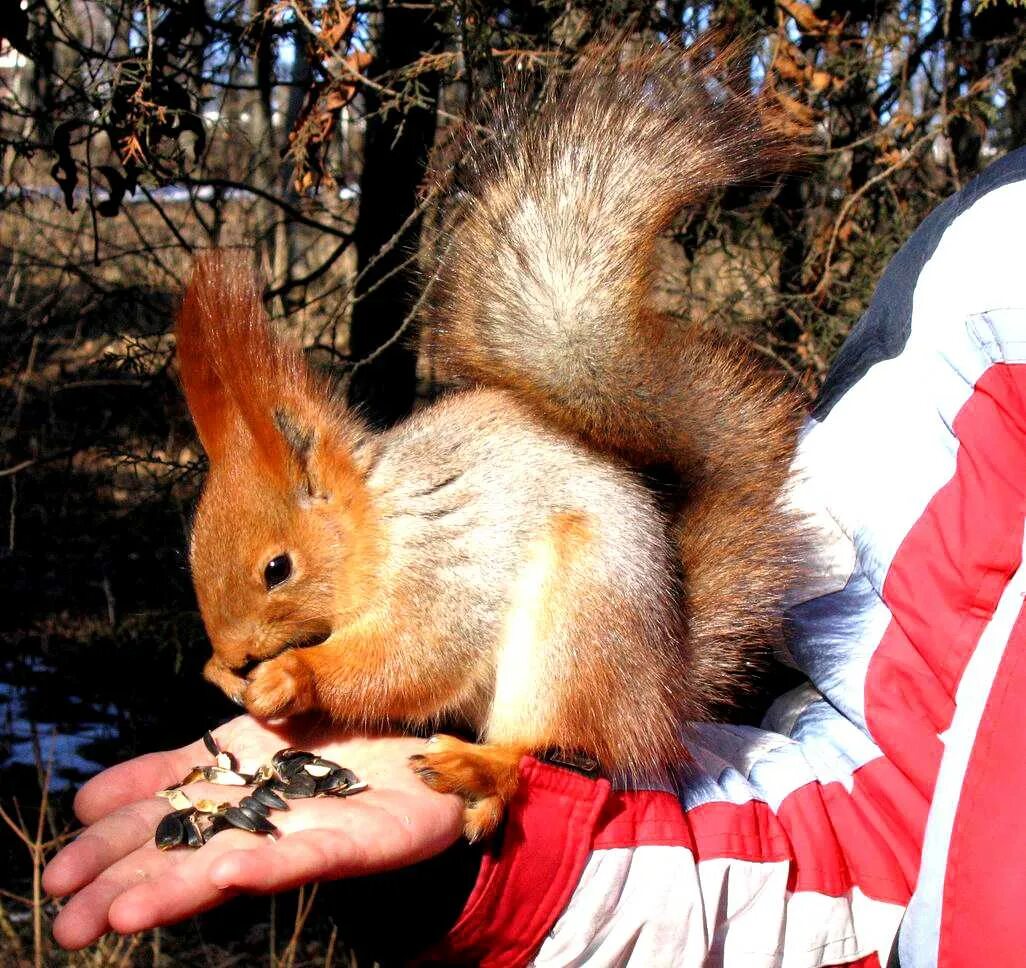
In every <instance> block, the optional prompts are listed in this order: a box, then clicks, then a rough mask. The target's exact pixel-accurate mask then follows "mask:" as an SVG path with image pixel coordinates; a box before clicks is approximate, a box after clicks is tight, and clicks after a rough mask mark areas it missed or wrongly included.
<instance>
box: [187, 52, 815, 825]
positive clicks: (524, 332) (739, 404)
mask: <svg viewBox="0 0 1026 968" xmlns="http://www.w3.org/2000/svg"><path fill="white" fill-rule="evenodd" d="M760 111H761V109H760V105H759V104H758V103H757V100H756V99H755V98H754V97H752V96H751V95H747V94H743V93H737V92H736V91H734V90H732V89H731V88H730V87H729V86H724V85H718V84H716V83H715V82H714V81H713V80H712V79H711V75H710V74H709V73H708V72H707V71H706V70H704V69H703V68H701V67H696V66H695V64H694V58H689V57H688V56H686V55H683V54H681V53H680V52H679V51H675V50H673V49H669V48H659V49H657V50H650V51H647V52H643V53H641V54H640V55H637V56H633V57H628V56H626V55H625V54H623V53H622V52H618V53H614V54H612V55H610V54H608V53H607V54H605V55H601V56H598V57H590V58H586V59H585V60H584V62H582V64H581V65H580V66H579V67H578V68H577V69H575V70H574V71H572V72H570V74H569V75H568V76H567V77H566V78H565V79H564V80H563V81H562V83H561V84H560V85H559V86H558V87H557V88H556V90H555V91H554V92H553V93H550V95H549V96H548V98H547V99H546V100H545V101H544V102H543V103H542V105H541V106H540V108H538V109H537V110H535V111H528V110H527V109H526V108H521V107H517V106H515V105H512V106H510V105H507V107H505V108H503V109H502V110H500V111H498V112H497V113H496V114H495V115H494V116H493V118H492V119H491V121H492V124H493V126H494V135H493V137H492V138H491V139H490V140H489V141H488V142H487V143H486V144H484V145H481V146H476V147H473V148H468V156H467V158H466V168H467V170H468V171H469V173H470V177H469V182H467V183H465V184H463V185H462V190H461V192H460V194H459V198H458V199H457V202H456V208H455V210H454V216H453V218H452V219H451V220H450V229H449V233H450V234H449V236H448V238H447V241H446V243H445V252H444V254H443V256H442V263H441V265H440V267H439V269H438V272H437V273H436V280H435V285H434V292H433V298H432V301H431V307H432V308H431V310H430V313H429V319H428V324H429V325H431V326H432V327H433V328H434V330H435V331H436V333H437V334H438V338H439V340H440V341H441V345H442V346H443V348H444V351H445V353H446V355H447V357H448V359H449V361H450V363H451V365H452V367H453V368H454V369H455V371H456V372H458V373H459V374H461V375H462V376H463V377H464V378H465V379H466V380H468V381H470V382H472V383H473V384H476V386H474V387H472V388H471V389H468V390H465V391H460V392H455V393H453V394H451V395H449V396H448V397H446V398H443V399H442V400H440V401H439V402H436V403H434V404H432V405H430V406H427V407H425V408H424V409H422V410H420V411H419V412H418V413H416V414H415V415H414V416H412V417H410V418H409V419H408V420H406V421H405V422H403V423H401V424H399V425H398V426H396V427H393V428H391V429H388V430H385V431H372V430H371V429H369V428H368V427H367V426H365V425H364V424H363V423H362V422H361V420H360V419H359V417H358V416H357V415H356V414H354V413H353V412H351V411H350V410H348V409H347V408H346V406H345V405H344V404H343V403H342V402H340V401H339V400H338V399H337V398H336V397H335V396H333V395H332V393H331V391H330V390H329V387H328V385H327V383H326V381H325V380H324V379H323V378H322V377H321V376H319V375H318V374H317V373H316V372H315V371H314V370H312V369H311V368H310V367H309V366H308V365H307V363H306V362H305V360H304V358H303V356H302V354H301V352H300V351H299V350H298V349H296V348H294V347H292V346H289V345H287V344H286V343H285V342H283V341H281V340H280V339H279V338H278V337H277V336H276V335H274V333H273V332H272V331H271V329H270V328H269V325H268V322H267V319H266V317H265V313H264V310H263V306H262V302H261V297H260V289H259V286H258V285H257V284H256V282H255V281H254V278H253V275H252V273H251V272H250V271H249V270H248V269H247V268H246V266H245V265H244V264H243V262H242V261H240V260H239V259H238V258H233V257H229V256H227V255H223V254H219V253H213V254H209V255H207V256H205V257H202V258H201V259H200V260H198V262H197V266H196V269H195V273H194V276H193V279H192V281H191V283H190V285H189V287H188V290H187V292H186V295H185V299H184V302H183V305H182V308H181V312H180V315H179V320H178V326H177V347H178V359H179V366H180V371H181V378H182V383H183V385H184V389H185V393H186V397H187V400H188V404H189V407H190V410H191V412H192V415H193V418H194V420H195V424H196V428H197V430H198V432H199V436H200V439H201V441H202V443H203V446H204V448H205V449H206V452H207V455H208V457H209V461H210V471H209V475H208V477H207V480H206V483H205V486H204V489H203V493H202V496H201V499H200V502H199V506H198V509H197V513H196V517H195V525H194V528H193V533H192V541H191V564H192V572H193V578H194V582H195V587H196V593H197V597H198V601H199V606H200V610H201V612H202V616H203V620H204V623H205V625H206V629H207V631H208V633H209V636H210V639H211V641H212V643H213V648H214V655H213V657H212V658H211V659H210V661H209V662H208V663H207V666H206V670H205V674H206V676H207V678H208V679H210V681H212V682H214V683H216V684H217V685H218V686H220V687H221V688H222V689H223V690H224V691H225V692H226V693H227V694H228V695H229V696H231V697H232V698H233V699H235V700H237V701H238V702H240V703H242V704H243V705H244V706H245V707H246V709H247V710H249V712H251V713H252V714H253V715H254V716H258V717H261V718H274V717H282V716H290V715H295V714H300V713H304V712H308V711H314V710H316V711H321V712H324V713H327V714H328V715H329V716H331V717H332V718H333V719H334V720H336V721H337V722H339V723H340V724H348V725H351V726H352V727H354V728H374V727H375V726H380V725H382V724H385V723H392V724H394V723H407V724H418V725H419V726H422V727H423V726H425V725H427V726H428V727H429V728H430V727H432V726H435V725H437V724H444V723H460V724H463V725H464V726H465V727H467V728H468V729H469V730H470V731H472V732H473V733H474V734H476V736H477V737H478V739H479V742H477V743H472V742H468V741H464V740H461V739H457V738H455V737H452V736H448V735H437V736H434V737H432V739H431V740H430V741H429V743H428V745H427V747H426V748H425V752H424V754H423V756H420V757H417V758H415V761H414V762H413V763H412V766H413V767H414V768H415V769H416V770H417V772H418V773H419V774H420V775H421V776H422V778H423V779H424V780H425V782H427V783H428V784H429V785H430V786H432V787H434V788H435V789H438V790H441V791H451V792H455V793H457V794H459V795H460V796H462V797H463V798H464V800H465V803H466V809H465V829H466V833H467V836H468V837H470V838H471V839H475V838H479V837H482V836H485V835H487V834H489V833H491V832H492V831H494V830H495V829H496V827H497V825H498V824H499V822H500V820H501V817H502V814H503V810H504V807H505V804H506V803H507V802H508V801H509V799H510V798H511V797H512V795H513V793H514V792H515V790H516V787H517V777H518V763H519V761H520V759H521V757H522V756H523V755H524V754H528V753H540V752H542V751H562V752H564V753H566V754H573V753H580V752H583V753H586V754H589V755H590V756H593V757H594V758H595V759H596V760H597V761H598V762H599V763H600V764H601V767H602V768H603V769H604V770H605V771H606V772H607V773H609V774H611V775H624V776H631V775H634V776H640V775H645V774H651V773H652V772H654V771H659V770H663V769H667V768H669V767H672V766H673V765H675V764H679V763H681V762H682V761H685V760H686V757H687V753H686V723H687V722H689V721H696V720H702V719H705V718H708V717H709V715H710V714H711V712H712V711H713V710H718V709H721V708H722V707H723V706H724V705H725V704H729V703H730V701H731V699H732V698H733V697H734V696H736V694H737V692H738V690H739V689H741V688H743V687H744V685H745V683H746V681H748V680H750V678H751V677H752V675H753V669H755V668H757V665H758V658H759V657H760V656H762V655H764V654H765V653H766V652H767V651H768V650H769V649H771V648H772V647H773V646H774V645H775V644H777V643H779V641H780V640H781V637H782V615H783V606H782V600H783V598H784V596H785V595H786V593H787V591H788V589H789V588H790V587H791V586H792V585H793V583H794V582H795V580H796V578H797V575H798V567H799V566H798V562H799V558H800V555H799V535H800V531H801V528H800V524H799V522H798V521H797V520H796V519H795V517H794V516H793V515H792V514H791V512H789V511H788V510H787V509H786V507H785V503H784V499H783V498H784V489H785V485H786V482H787V480H788V472H789V463H790V459H791V456H792V453H793V449H794V445H795V439H796V434H797V428H798V426H799V421H800V410H801V408H800V406H799V405H798V402H797V398H796V396H795V395H794V393H793V392H791V391H789V390H788V389H787V388H786V387H785V386H784V385H783V383H782V381H781V380H780V379H779V378H778V377H776V376H774V375H772V374H770V373H769V372H768V371H767V370H766V369H765V368H764V367H763V366H762V365H761V364H760V362H759V361H757V360H756V359H755V357H754V354H753V353H752V352H751V351H750V350H749V349H747V348H746V347H745V346H744V345H743V344H742V343H741V342H740V341H738V340H735V339H728V338H725V337H723V336H720V335H715V334H713V333H711V332H709V331H708V330H706V329H704V328H702V327H700V326H689V325H685V324H682V323H680V322H679V321H677V320H674V319H671V318H670V317H667V316H664V315H662V314H660V313H659V312H657V311H656V310H655V309H654V308H652V298H651V274H652V262H653V253H654V248H655V242H656V239H657V237H658V236H659V234H660V233H661V232H663V231H664V230H665V229H666V228H667V226H668V225H669V223H670V222H671V220H672V219H673V217H674V216H675V214H676V213H677V212H678V211H679V209H680V208H681V206H682V205H684V204H686V203H688V202H690V201H692V200H694V199H696V198H698V197H700V196H701V195H702V194H703V193H704V192H707V191H709V190H710V189H711V188H714V187H716V186H723V185H728V184H731V183H734V182H736V181H738V180H739V179H743V178H750V177H753V176H758V175H760V174H762V173H763V172H765V171H771V170H776V169H779V168H780V167H781V165H782V164H783V163H784V159H785V156H786V153H787V149H786V145H784V143H783V142H782V140H781V139H780V138H778V137H777V136H776V135H775V134H774V133H773V132H772V130H771V129H770V128H768V127H767V126H766V124H765V123H764V122H763V119H762V116H761V113H760ZM651 465H661V466H663V467H665V466H667V465H668V466H670V467H671V468H672V469H673V471H674V473H675V474H676V476H677V477H678V478H679V480H680V481H681V484H682V486H681V488H680V491H679V497H678V498H677V499H674V500H672V501H668V500H667V499H666V497H665V495H662V496H658V497H657V495H656V494H654V493H653V491H652V490H651V489H650V488H648V487H647V486H646V485H645V483H644V480H643V477H642V475H641V474H639V470H641V469H643V468H645V467H648V466H651Z"/></svg>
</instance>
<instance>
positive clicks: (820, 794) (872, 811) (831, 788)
mask: <svg viewBox="0 0 1026 968" xmlns="http://www.w3.org/2000/svg"><path fill="white" fill-rule="evenodd" d="M896 780H897V781H900V780H901V777H900V775H898V774H897V773H896V771H895V769H894V767H893V765H892V764H890V763H888V762H887V761H886V760H884V759H883V758H881V759H879V760H874V761H872V762H871V763H868V764H866V765H865V766H864V767H862V768H861V769H860V770H858V771H857V772H856V773H855V778H854V789H853V791H852V793H851V794H849V793H848V791H847V790H846V789H845V788H844V787H843V786H842V785H841V784H839V783H828V784H820V783H809V784H806V785H805V786H802V787H800V788H798V789H797V790H795V791H794V792H793V793H791V794H790V795H789V796H788V797H787V798H786V799H785V800H784V802H783V803H782V804H781V806H780V809H779V811H778V812H777V813H774V812H773V811H772V810H771V809H770V807H769V806H768V805H767V804H765V803H762V802H760V801H755V800H753V801H750V802H748V803H744V804H733V803H708V804H705V805H703V806H700V807H695V808H693V809H692V810H690V811H688V812H687V813H686V814H685V812H684V811H683V809H682V808H681V805H680V802H679V801H678V800H677V798H676V797H674V796H672V795H671V794H669V793H663V792H660V791H629V792H615V793H612V794H610V795H609V797H608V799H607V800H606V803H605V806H604V807H603V809H602V812H601V814H600V815H599V818H598V823H597V826H596V830H595V836H594V840H593V848H594V849H595V850H603V849H609V848H614V847H642V846H656V845H659V846H670V847H686V848H688V849H689V850H690V851H692V853H693V854H694V855H695V859H696V860H699V861H701V860H711V859H714V858H731V859H736V860H746V861H754V862H757V863H758V862H767V863H772V862H777V861H782V860H786V861H790V862H791V865H792V869H791V878H790V884H789V887H790V889H791V890H797V891H816V892H818V893H820V894H826V895H829V896H831V897H840V896H841V895H843V894H846V893H848V891H850V890H851V889H852V887H854V886H856V885H857V886H858V887H859V888H860V889H861V890H862V891H863V892H864V893H865V894H867V895H868V896H869V897H873V898H876V899H877V900H881V901H888V902H892V903H895V904H904V903H906V902H907V901H908V899H909V897H910V896H911V892H912V885H913V883H914V880H915V871H916V868H917V866H918V860H919V853H918V845H917V844H916V843H913V842H912V841H911V840H910V839H909V838H908V836H907V829H906V827H905V823H904V817H905V815H906V814H907V813H908V812H909V811H910V809H915V810H918V809H919V808H920V804H919V802H918V799H916V800H914V801H913V802H912V803H911V804H908V803H904V802H902V801H901V799H900V798H901V797H902V796H903V795H906V794H907V793H908V790H907V789H906V787H904V786H902V785H901V783H900V782H898V783H897V785H896V789H894V787H895V781H896ZM896 797H897V798H898V799H895V798H896Z"/></svg>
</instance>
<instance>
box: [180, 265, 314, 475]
mask: <svg viewBox="0 0 1026 968" xmlns="http://www.w3.org/2000/svg"><path fill="white" fill-rule="evenodd" d="M176 332H177V341H178V361H179V367H180V369H181V376H182V385H183V386H184V388H185V395H186V398H187V400H188V403H189V409H190V411H191V412H192V415H193V419H194V420H195V421H196V429H197V430H198V431H199V435H200V439H201V440H202V442H203V446H204V448H205V449H206V451H207V454H208V456H209V457H210V460H211V461H212V462H214V463H216V462H218V461H220V460H221V459H222V458H223V457H224V455H225V454H226V452H227V451H228V449H229V448H238V449H240V450H242V451H244V452H246V453H247V454H248V455H249V456H252V457H254V458H256V459H259V460H260V461H261V463H263V464H264V466H265V468H266V470H268V471H269V472H270V473H271V474H272V475H273V476H274V477H277V478H279V479H280V480H281V481H282V482H283V483H285V482H293V481H294V479H295V477H296V474H297V471H299V472H301V471H302V464H303V463H304V462H305V460H306V458H305V456H304V455H303V454H302V453H300V452H299V451H302V449H303V448H302V446H300V447H299V448H298V451H297V448H296V446H294V445H295V444H298V443H301V437H302V434H303V431H302V430H300V429H299V427H300V425H299V423H298V422H297V421H295V419H294V418H292V417H289V418H288V419H287V423H286V426H287V427H288V428H289V433H286V432H285V427H284V426H283V425H282V424H281V419H282V417H281V416H279V415H286V414H289V415H291V414H302V413H309V412H311V410H313V411H317V410H319V409H321V407H322V405H323V403H324V401H325V400H326V399H327V391H326V390H325V389H324V388H323V387H322V386H321V385H320V383H319V381H317V380H316V379H315V378H314V376H313V374H312V373H311V372H310V369H309V367H308V366H307V365H306V361H305V360H304V359H303V356H302V354H301V353H300V352H299V350H297V349H295V348H293V347H291V346H288V345H286V344H285V343H283V342H282V341H281V340H279V339H278V338H277V337H276V336H275V335H274V333H273V332H272V331H271V327H270V323H269V321H268V319H267V313H266V311H265V310H264V305H263V300H262V298H261V286H260V284H259V282H258V281H257V278H256V275H255V274H254V272H253V269H252V267H251V265H250V263H249V260H248V258H246V257H245V256H242V255H239V254H234V253H232V254H229V253H225V252H220V251H216V250H215V251H213V252H209V253H206V254H204V255H203V256H201V257H200V258H199V259H197V260H196V266H195V269H194V270H193V275H192V280H191V281H190V283H189V287H188V289H187V290H186V293H185V299H184V301H183V303H182V310H181V313H180V314H179V318H178V327H177V331H176ZM311 434H312V432H311ZM310 441H312V436H311V437H310Z"/></svg>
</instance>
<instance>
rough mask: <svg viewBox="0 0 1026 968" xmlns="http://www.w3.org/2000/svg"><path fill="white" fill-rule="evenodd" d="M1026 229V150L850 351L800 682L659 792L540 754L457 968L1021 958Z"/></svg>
mask: <svg viewBox="0 0 1026 968" xmlns="http://www.w3.org/2000/svg"><path fill="white" fill-rule="evenodd" d="M1023 226H1026V149H1023V150H1021V151H1019V152H1015V153H1013V154H1011V155H1009V156H1008V157H1006V158H1004V159H1003V160H1002V161H1000V162H998V163H997V164H995V165H994V166H992V167H991V168H990V169H988V170H987V171H986V172H985V173H984V174H983V175H982V176H981V177H980V178H978V179H977V180H976V181H975V182H973V183H972V184H971V185H969V186H968V187H967V188H966V189H965V190H964V191H963V192H961V193H960V194H959V195H957V196H955V197H954V198H951V199H949V200H948V201H947V202H945V203H944V204H943V205H941V206H940V207H939V208H938V209H937V210H936V211H934V212H933V214H932V215H931V216H930V217H929V218H928V219H927V220H926V221H925V222H924V223H923V225H922V226H921V227H920V229H919V230H918V231H917V232H916V233H915V235H914V236H913V237H912V239H910V241H909V243H908V244H907V245H906V246H905V247H904V248H903V249H902V251H901V252H900V253H899V254H898V255H897V256H896V257H895V258H894V260H893V261H892V263H891V265H890V266H889V268H888V270H887V272H886V273H885V274H884V276H883V278H882V280H881V282H880V286H879V288H878V290H877V293H876V295H875V296H874V300H873V304H872V306H871V308H870V310H869V311H868V312H867V314H866V316H865V317H864V318H863V319H862V320H861V321H860V323H859V325H858V326H857V327H856V328H855V330H854V331H853V333H852V335H851V337H850V338H849V340H848V342H847V343H846V344H845V347H844V348H843V350H842V351H841V354H840V355H839V358H838V360H837V363H836V365H835V367H834V369H833V371H832V372H831V376H830V379H829V380H828V382H827V385H826V387H825V389H824V392H823V395H822V397H821V399H820V401H819V403H818V405H817V407H816V409H815V411H814V414H813V416H812V418H811V419H810V420H809V422H808V425H807V426H806V428H805V430H804V432H803V437H802V441H801V446H800V453H799V460H798V462H797V467H796V475H795V477H796V485H795V501H796V502H797V503H798V504H799V505H800V506H801V507H802V508H803V509H805V510H806V511H807V512H808V513H809V514H810V515H812V516H813V518H814V520H815V521H816V522H817V523H818V525H819V527H820V529H821V531H822V535H823V542H822V548H821V551H822V560H821V562H820V567H819V569H818V580H817V582H816V587H815V588H810V589H809V590H808V594H807V596H806V600H805V601H802V602H800V603H796V604H795V606H794V608H793V613H792V617H793V620H794V624H795V629H796V635H795V638H794V645H793V654H792V655H791V657H790V659H791V661H792V662H793V663H794V664H795V665H796V666H797V667H799V668H800V669H801V670H802V671H803V672H804V673H805V675H806V676H807V677H808V682H807V684H805V685H803V686H801V687H800V688H798V689H796V690H794V691H792V692H790V693H788V694H786V695H784V696H781V697H780V698H779V699H778V701H777V702H776V703H775V704H774V705H773V707H772V708H771V709H770V711H769V713H768V715H767V716H766V718H765V721H764V722H763V724H762V728H761V729H755V728H749V727H741V726H727V725H702V726H699V727H697V728H696V734H695V741H694V743H693V744H692V746H693V752H694V757H695V767H694V768H693V769H689V770H687V771H682V772H681V773H680V775H679V776H675V777H672V778H668V779H666V780H665V782H660V783H653V784H650V785H648V786H646V788H644V789H629V790H625V789H617V788H615V787H613V786H611V785H610V784H609V783H608V782H606V781H605V780H591V779H588V778H585V777H583V776H579V775H577V774H575V773H572V772H570V771H568V770H564V769H561V768H559V767H556V766H552V765H547V764H543V763H540V762H537V761H535V760H530V759H527V760H525V761H524V763H523V765H522V772H523V783H522V786H521V788H520V791H519V793H518V795H517V797H516V800H515V802H514V803H513V804H512V807H511V809H510V811H509V816H508V821H507V824H506V827H505V832H504V836H503V838H502V841H501V843H500V844H497V845H496V846H495V848H494V851H493V852H492V853H490V854H487V855H486V856H485V859H484V861H483V864H482V867H481V871H480V875H479V877H478V880H477V884H476V886H475V888H474V891H473V893H472V895H471V897H470V899H469V902H468V904H467V906H466V908H465V910H464V912H463V914H462V917H461V918H460V920H459V922H458V923H457V924H456V926H455V928H454V929H453V930H452V932H451V933H450V935H449V937H448V939H447V948H448V951H449V953H450V955H451V956H452V957H453V958H454V959H459V960H472V961H476V962H478V963H480V964H481V965H484V966H500V965H501V966H511V965H524V964H532V965H537V966H569V965H589V966H606V965H609V966H612V965H631V966H663V965H667V966H688V965H695V966H697V965H724V966H728V968H735V966H736V968H760V966H781V968H820V966H829V965H856V966H860V968H880V966H882V965H886V964H887V963H888V960H889V959H891V958H893V959H895V961H896V960H897V959H900V964H901V966H902V968H926V966H934V965H937V966H961V965H987V966H995V965H1016V964H1022V963H1026V875H1024V873H1023V870H1024V869H1026V755H1023V753H1022V751H1021V750H1020V747H1019V744H1020V742H1021V741H1022V738H1023V737H1026V610H1024V604H1023V600H1024V596H1026V567H1024V564H1023V540H1024V519H1026V250H1024V248H1023V243H1022V239H1023V231H1024V229H1023ZM1020 823H1021V824H1022V826H1020ZM906 912H907V913H906ZM899 928H900V931H899Z"/></svg>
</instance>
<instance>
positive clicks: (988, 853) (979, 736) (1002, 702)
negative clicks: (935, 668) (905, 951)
mask: <svg viewBox="0 0 1026 968" xmlns="http://www.w3.org/2000/svg"><path fill="white" fill-rule="evenodd" d="M1024 696H1026V609H1024V610H1023V611H1020V613H1019V617H1018V619H1017V620H1016V624H1015V628H1014V629H1013V631H1012V635H1011V637H1010V638H1009V640H1008V646H1007V648H1006V649H1005V654H1004V656H1003V657H1002V660H1001V664H1000V666H999V667H998V672H997V676H996V677H995V679H994V687H993V689H992V690H991V693H990V696H989V697H988V699H987V704H986V706H985V707H984V711H983V716H982V718H981V720H980V725H979V728H978V729H977V733H976V741H975V743H974V745H973V754H972V758H971V759H970V761H969V766H968V768H967V770H966V774H965V779H964V781H963V784H962V793H961V797H960V798H959V803H958V810H957V812H956V814H955V823H954V826H953V828H952V832H951V842H950V844H949V847H948V866H947V871H946V873H945V879H944V900H943V904H942V917H941V932H940V951H939V954H938V959H937V965H938V968H961V966H963V965H1017V964H1021V963H1022V961H1023V952H1024V951H1026V918H1023V900H1024V898H1023V874H1022V872H1023V869H1024V867H1026V838H1023V836H1022V829H1023V802H1022V795H1021V794H1022V791H1023V790H1026V757H1024V756H1023V736H1026V702H1024V701H1023V697H1024Z"/></svg>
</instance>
